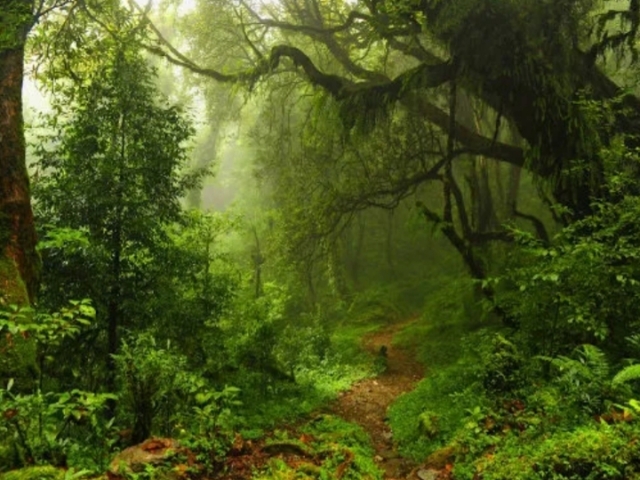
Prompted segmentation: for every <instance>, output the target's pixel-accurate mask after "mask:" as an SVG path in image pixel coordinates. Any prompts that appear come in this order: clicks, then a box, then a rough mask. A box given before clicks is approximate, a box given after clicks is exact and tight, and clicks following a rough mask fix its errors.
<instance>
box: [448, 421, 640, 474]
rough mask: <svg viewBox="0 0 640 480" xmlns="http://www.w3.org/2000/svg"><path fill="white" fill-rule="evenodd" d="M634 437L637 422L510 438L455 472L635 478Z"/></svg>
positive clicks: (636, 461) (457, 468)
mask: <svg viewBox="0 0 640 480" xmlns="http://www.w3.org/2000/svg"><path fill="white" fill-rule="evenodd" d="M637 434H638V425H637V423H631V424H616V425H607V424H597V423H594V424H592V425H587V426H583V427H579V428H576V429H575V430H574V431H571V432H561V431H560V432H558V433H556V434H554V435H552V436H549V437H547V438H543V439H540V441H539V442H522V441H519V439H518V438H517V437H516V436H514V437H512V438H511V439H509V440H508V441H507V443H506V444H505V445H504V446H502V447H501V448H500V449H499V450H498V451H497V453H496V454H491V455H485V456H482V457H480V458H478V460H476V462H474V464H473V466H472V467H470V468H469V467H467V466H465V465H463V464H459V465H456V467H455V469H454V473H455V475H456V478H460V479H471V478H483V479H486V480H502V479H504V480H507V479H509V480H525V479H526V480H530V479H544V478H556V479H559V480H561V479H576V480H577V479H590V480H595V479H604V478H607V479H619V480H622V479H630V478H637V475H639V474H640V472H639V471H638V469H637V464H638V451H637V448H635V446H634V441H633V439H634V438H635V436H636V435H637Z"/></svg>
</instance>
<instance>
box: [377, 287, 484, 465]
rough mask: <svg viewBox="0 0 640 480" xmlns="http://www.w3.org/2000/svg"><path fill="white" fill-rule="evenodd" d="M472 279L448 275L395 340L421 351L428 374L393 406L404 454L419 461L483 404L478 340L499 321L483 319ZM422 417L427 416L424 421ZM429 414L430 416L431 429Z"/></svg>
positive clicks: (391, 411)
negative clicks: (427, 422) (479, 377)
mask: <svg viewBox="0 0 640 480" xmlns="http://www.w3.org/2000/svg"><path fill="white" fill-rule="evenodd" d="M481 317H482V315H481V312H480V310H479V307H478V305H477V304H476V303H475V301H474V297H473V290H472V285H471V284H470V283H469V282H467V281H460V280H457V281H456V280H453V279H450V280H446V279H443V280H441V281H439V282H438V283H437V284H436V288H435V289H434V290H432V293H431V294H430V295H429V296H428V297H427V299H426V301H425V305H424V309H423V313H422V315H421V317H420V318H419V319H418V320H417V321H416V322H414V323H412V324H410V325H408V326H407V328H405V329H403V330H402V331H400V332H399V333H398V334H397V335H396V337H395V338H394V344H395V345H398V346H401V347H403V348H407V349H411V350H413V351H415V355H416V358H417V360H418V361H420V362H421V363H423V364H424V365H425V369H426V376H425V378H424V379H423V380H421V381H420V383H419V384H418V385H417V387H416V388H415V389H414V390H413V391H411V392H408V393H406V394H404V395H402V396H401V397H399V398H398V399H397V400H396V401H395V402H394V404H393V405H392V406H391V407H390V409H389V421H390V424H391V428H392V430H393V434H394V439H395V440H396V441H397V442H398V449H399V452H400V453H401V454H402V455H404V456H407V457H409V458H411V459H413V460H416V461H422V460H424V459H425V458H426V457H427V456H428V455H429V454H431V453H432V452H434V451H435V450H437V449H438V448H440V447H443V446H444V445H446V444H447V443H448V442H449V441H450V440H451V438H452V437H453V436H454V434H455V432H456V431H457V430H458V429H459V428H461V427H462V426H463V424H464V422H465V419H466V417H467V412H468V411H469V410H471V409H472V408H474V407H475V406H477V405H481V404H482V402H483V399H482V395H481V392H480V391H479V388H478V385H477V381H476V380H477V378H476V374H475V368H474V367H475V366H476V365H477V364H478V360H479V358H478V356H477V353H475V352H474V349H473V344H474V343H475V340H474V338H477V335H479V333H478V332H479V331H480V330H482V329H487V328H494V326H495V324H491V323H489V322H485V321H482V320H481ZM421 416H422V420H421ZM424 418H430V419H431V420H430V422H429V423H430V425H429V428H425V425H424Z"/></svg>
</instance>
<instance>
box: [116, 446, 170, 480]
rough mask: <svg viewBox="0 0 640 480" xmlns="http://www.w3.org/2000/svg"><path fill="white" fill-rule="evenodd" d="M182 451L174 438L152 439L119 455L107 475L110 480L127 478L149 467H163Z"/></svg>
mask: <svg viewBox="0 0 640 480" xmlns="http://www.w3.org/2000/svg"><path fill="white" fill-rule="evenodd" d="M179 451H181V449H180V444H179V443H178V441H177V440H174V439H172V438H150V439H149V440H145V441H144V442H142V443H141V444H139V445H134V446H133V447H129V448H126V449H124V450H123V451H121V452H120V453H118V454H117V455H116V456H115V457H114V459H113V460H112V461H111V463H110V464H109V471H108V473H107V475H108V477H109V479H110V480H118V479H121V478H125V476H126V475H128V474H131V473H139V472H142V471H144V470H145V468H146V467H147V465H151V466H153V467H157V466H160V465H163V464H165V463H166V462H167V460H168V459H169V458H170V457H171V456H172V455H173V454H175V453H176V452H179Z"/></svg>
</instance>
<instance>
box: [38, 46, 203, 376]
mask: <svg viewBox="0 0 640 480" xmlns="http://www.w3.org/2000/svg"><path fill="white" fill-rule="evenodd" d="M120 38H123V39H124V40H121V39H120ZM120 38H119V37H114V38H112V37H107V38H105V39H103V40H102V41H101V42H99V44H98V45H96V47H97V48H99V49H100V50H101V51H102V52H103V56H102V58H101V59H100V61H99V62H97V64H96V65H95V66H94V67H95V68H94V69H93V71H90V72H88V74H87V75H86V77H85V78H84V82H83V83H82V84H80V85H77V86H74V87H72V88H69V89H68V90H66V91H65V93H64V94H63V95H62V96H60V97H58V98H57V99H56V110H57V111H56V113H55V114H54V115H53V117H52V119H51V121H52V125H53V126H57V129H56V130H57V131H56V133H55V134H54V135H53V136H52V137H51V138H49V140H48V141H45V142H43V144H42V145H43V147H41V148H40V149H39V152H38V154H39V158H40V159H39V163H38V171H39V173H38V181H37V184H36V187H37V188H36V198H37V202H38V203H37V206H38V218H40V219H42V222H43V223H44V222H47V224H48V225H50V226H53V227H54V229H60V228H64V229H73V230H76V231H77V230H80V231H83V232H85V236H86V238H87V241H88V245H89V248H88V249H85V250H84V251H83V252H80V254H79V255H76V262H69V261H68V260H69V259H68V258H66V259H65V258H64V255H63V256H62V257H60V258H59V261H56V257H55V256H52V257H51V261H50V262H49V263H48V264H47V265H46V267H47V270H46V271H45V273H46V274H47V275H48V276H49V281H48V282H47V285H46V286H47V290H45V291H44V292H43V295H44V296H46V297H47V299H48V300H50V301H51V302H55V301H59V299H60V298H64V297H65V296H68V295H75V296H76V297H80V298H84V297H86V296H90V297H92V298H93V299H94V300H95V302H96V310H97V313H98V320H99V321H102V322H104V329H105V330H106V337H107V342H106V343H107V345H106V349H105V350H106V351H105V354H106V356H105V358H106V359H107V367H108V371H109V372H110V373H111V374H113V368H114V365H113V360H112V355H113V354H114V353H116V351H117V349H118V343H119V342H118V337H119V330H120V329H121V328H122V326H123V325H128V326H129V327H130V326H131V320H132V319H130V318H127V312H131V311H132V306H131V304H132V303H135V302H136V298H137V292H136V290H138V289H140V290H144V285H145V282H147V281H148V279H147V275H148V274H149V272H150V269H149V264H150V263H153V259H154V257H155V256H157V255H158V254H159V253H158V252H159V251H160V250H161V249H162V248H163V247H162V245H163V244H164V243H165V242H166V238H167V231H166V227H167V225H170V224H172V223H173V222H176V221H178V220H180V218H181V206H180V198H181V197H182V196H183V195H184V194H185V193H186V192H187V190H188V189H189V188H191V187H193V186H194V184H196V183H197V181H198V178H199V176H198V175H195V174H193V175H184V174H183V173H182V172H181V168H182V167H183V166H184V165H185V162H186V160H187V151H186V149H185V142H186V141H187V140H188V139H189V138H190V136H191V135H192V129H191V127H190V125H189V124H188V123H187V122H186V121H185V120H184V118H183V116H182V113H181V112H180V110H179V109H178V108H177V107H175V106H172V105H168V104H166V102H165V101H163V100H162V99H161V98H160V97H159V95H158V94H157V92H156V89H155V86H154V85H153V78H154V77H153V72H152V71H151V70H150V68H149V67H148V66H147V64H146V63H145V61H144V59H143V58H142V57H141V56H140V54H139V52H137V51H136V49H135V44H132V43H131V42H130V41H129V40H130V39H129V38H127V36H126V35H124V36H123V37H120ZM132 45H133V46H132ZM70 105H71V106H72V110H71V118H70V119H69V120H68V121H62V122H60V120H59V118H63V117H64V113H65V112H68V111H69V106H70ZM60 123H61V124H60ZM51 145H53V147H51ZM50 229H51V227H49V230H50ZM54 232H55V230H54ZM54 251H55V249H54ZM78 260H79V263H78ZM89 288H92V290H89ZM111 378H112V377H111Z"/></svg>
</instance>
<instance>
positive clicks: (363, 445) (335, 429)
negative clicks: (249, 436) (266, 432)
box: [253, 415, 382, 480]
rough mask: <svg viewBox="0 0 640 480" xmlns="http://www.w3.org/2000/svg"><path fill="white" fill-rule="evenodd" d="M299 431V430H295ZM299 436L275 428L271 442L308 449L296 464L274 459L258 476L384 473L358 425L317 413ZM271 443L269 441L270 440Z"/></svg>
mask: <svg viewBox="0 0 640 480" xmlns="http://www.w3.org/2000/svg"><path fill="white" fill-rule="evenodd" d="M292 433H294V434H296V433H297V432H292ZM300 433H301V434H302V435H301V437H300V438H302V439H304V440H305V442H306V443H303V442H301V441H300V440H298V439H296V438H291V435H290V433H289V432H286V431H276V432H275V437H276V438H274V439H273V440H272V441H271V444H278V443H280V444H285V445H296V447H298V448H299V449H300V450H301V451H304V452H306V454H305V457H306V458H302V459H298V460H297V461H296V462H295V465H294V466H290V465H288V464H287V463H286V462H284V461H282V460H277V459H273V460H272V461H271V462H270V463H269V464H268V465H267V467H266V468H265V469H264V471H260V472H258V473H257V475H256V476H254V477H253V478H255V479H263V480H267V479H293V478H304V479H312V478H320V479H325V478H326V479H329V478H344V479H351V480H361V479H363V480H365V479H366V480H378V479H381V478H382V472H381V471H380V470H379V469H378V467H377V466H376V464H375V462H374V461H373V456H374V450H373V448H372V446H371V441H370V439H369V438H368V436H367V434H366V433H365V432H364V431H363V430H362V429H361V428H360V427H358V426H357V425H354V424H352V423H348V422H346V421H344V420H342V419H340V418H337V417H334V416H331V415H322V416H318V417H316V418H315V419H313V420H311V421H310V422H308V423H307V424H305V425H304V426H302V428H300ZM268 444H269V442H268Z"/></svg>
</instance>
